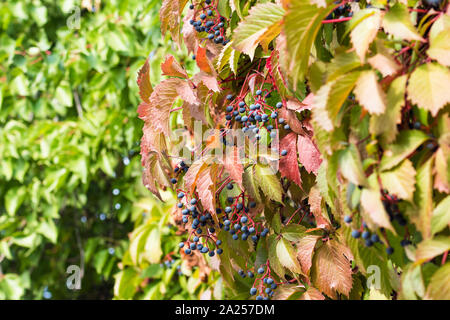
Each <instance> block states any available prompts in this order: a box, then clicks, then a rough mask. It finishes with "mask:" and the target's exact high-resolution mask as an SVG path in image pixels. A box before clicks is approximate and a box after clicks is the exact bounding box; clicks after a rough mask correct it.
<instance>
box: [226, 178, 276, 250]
mask: <svg viewBox="0 0 450 320" xmlns="http://www.w3.org/2000/svg"><path fill="white" fill-rule="evenodd" d="M230 186H231V187H232V185H231V184H228V185H227V187H228V188H230ZM239 199H241V200H239ZM246 200H247V205H245V201H246ZM227 202H228V203H229V204H230V205H229V206H227V207H225V210H224V212H225V215H224V217H223V225H224V227H223V230H224V231H227V232H229V233H230V234H231V235H232V238H233V240H238V239H239V238H240V239H241V240H244V241H246V240H247V239H248V238H249V237H250V236H251V239H252V240H253V242H255V243H256V242H257V241H258V239H259V237H265V236H266V235H267V234H268V233H269V229H267V228H263V226H262V224H261V223H258V222H255V221H254V220H253V219H252V218H251V217H250V216H248V213H249V211H250V208H254V207H256V203H255V202H253V201H249V200H248V199H247V197H246V195H245V193H242V194H240V195H239V196H237V197H228V198H227Z"/></svg>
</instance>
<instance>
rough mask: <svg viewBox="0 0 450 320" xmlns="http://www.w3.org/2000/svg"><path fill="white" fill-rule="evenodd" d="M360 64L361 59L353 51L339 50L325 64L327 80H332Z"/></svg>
mask: <svg viewBox="0 0 450 320" xmlns="http://www.w3.org/2000/svg"><path fill="white" fill-rule="evenodd" d="M360 66H361V61H360V60H359V58H358V56H357V55H356V53H355V52H354V51H352V52H345V51H344V52H340V53H338V54H336V56H335V57H334V58H333V60H331V62H330V63H328V64H327V65H326V73H327V82H329V81H333V80H335V79H337V78H339V77H340V76H342V75H347V74H348V73H349V72H350V71H352V70H354V69H356V68H358V67H360Z"/></svg>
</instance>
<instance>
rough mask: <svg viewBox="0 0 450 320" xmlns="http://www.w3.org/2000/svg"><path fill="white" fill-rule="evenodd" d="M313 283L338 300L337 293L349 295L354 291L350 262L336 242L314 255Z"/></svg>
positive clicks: (331, 241)
mask: <svg viewBox="0 0 450 320" xmlns="http://www.w3.org/2000/svg"><path fill="white" fill-rule="evenodd" d="M312 279H313V283H314V284H315V285H316V286H317V288H318V289H319V290H321V291H322V292H323V293H325V294H326V295H328V296H329V297H330V298H333V299H336V298H337V295H336V293H337V292H339V293H342V294H344V295H346V296H348V295H349V293H350V290H351V289H352V285H353V284H352V269H351V264H350V261H349V260H348V259H347V257H346V255H345V251H344V250H343V249H342V245H339V244H338V243H336V240H329V241H327V242H326V243H324V245H322V246H321V247H320V248H319V249H318V250H317V252H316V254H315V255H314V260H313V272H312Z"/></svg>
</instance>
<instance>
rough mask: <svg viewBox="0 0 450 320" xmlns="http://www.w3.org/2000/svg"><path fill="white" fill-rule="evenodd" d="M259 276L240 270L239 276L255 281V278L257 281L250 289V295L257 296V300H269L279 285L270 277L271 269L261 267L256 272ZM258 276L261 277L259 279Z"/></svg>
mask: <svg viewBox="0 0 450 320" xmlns="http://www.w3.org/2000/svg"><path fill="white" fill-rule="evenodd" d="M256 272H257V274H256V277H255V274H254V273H253V272H252V271H250V270H249V271H247V272H245V271H243V270H239V275H240V276H241V277H242V278H245V277H246V276H248V277H249V278H251V279H253V278H255V281H254V282H253V286H252V288H251V289H250V295H251V296H255V295H256V294H258V293H259V294H258V295H257V296H256V300H269V299H270V297H272V296H273V294H274V291H273V290H275V289H276V288H277V286H278V285H277V284H276V283H275V281H274V279H272V278H271V277H270V269H269V268H266V267H265V266H260V267H259V268H258V269H257V270H256ZM258 275H261V276H260V277H258Z"/></svg>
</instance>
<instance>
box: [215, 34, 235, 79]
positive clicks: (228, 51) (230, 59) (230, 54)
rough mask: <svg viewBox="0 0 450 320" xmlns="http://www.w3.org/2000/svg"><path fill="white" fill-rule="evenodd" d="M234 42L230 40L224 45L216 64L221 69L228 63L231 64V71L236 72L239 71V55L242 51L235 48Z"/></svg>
mask: <svg viewBox="0 0 450 320" xmlns="http://www.w3.org/2000/svg"><path fill="white" fill-rule="evenodd" d="M232 45H233V42H232V41H231V42H228V43H227V44H226V45H225V47H223V49H222V51H220V55H219V58H218V59H217V62H216V66H217V69H218V70H219V71H221V70H222V69H223V68H224V67H225V66H226V65H227V64H229V65H230V69H231V71H232V72H233V73H234V74H236V73H237V64H238V61H239V56H240V55H241V53H240V52H239V51H237V50H234V49H233V47H232Z"/></svg>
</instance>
